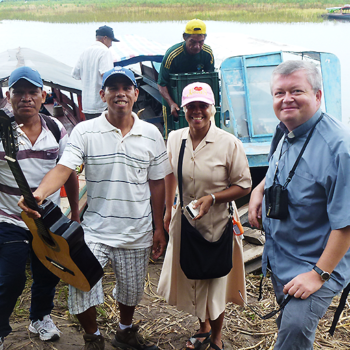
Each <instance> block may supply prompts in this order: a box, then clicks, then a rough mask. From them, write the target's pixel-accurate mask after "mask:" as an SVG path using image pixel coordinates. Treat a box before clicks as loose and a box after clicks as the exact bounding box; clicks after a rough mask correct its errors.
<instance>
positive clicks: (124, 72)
mask: <svg viewBox="0 0 350 350" xmlns="http://www.w3.org/2000/svg"><path fill="white" fill-rule="evenodd" d="M117 74H119V75H124V76H126V77H127V78H129V79H130V81H131V82H132V83H133V85H134V86H135V88H137V83H136V79H135V75H134V73H133V72H132V71H131V70H130V69H126V68H124V67H119V66H116V67H114V68H113V69H111V70H109V71H108V72H106V73H105V74H103V78H102V89H103V88H104V87H105V86H106V82H107V80H108V79H109V78H110V77H112V76H115V75H117Z"/></svg>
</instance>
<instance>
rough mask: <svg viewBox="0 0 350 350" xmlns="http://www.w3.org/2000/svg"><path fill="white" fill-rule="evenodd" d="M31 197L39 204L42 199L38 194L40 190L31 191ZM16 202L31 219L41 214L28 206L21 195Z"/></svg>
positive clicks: (39, 216)
mask: <svg viewBox="0 0 350 350" xmlns="http://www.w3.org/2000/svg"><path fill="white" fill-rule="evenodd" d="M33 197H34V198H35V200H36V201H37V203H38V205H41V204H42V203H43V201H44V199H43V197H42V196H41V195H40V192H39V193H38V191H35V192H33ZM17 204H18V206H19V207H20V208H21V209H22V210H23V211H24V212H25V213H26V214H27V215H28V217H30V218H31V219H39V218H41V214H40V213H39V212H38V211H36V210H33V209H31V208H29V206H28V205H27V203H26V201H25V199H24V197H23V196H21V198H20V200H19V201H18V203H17Z"/></svg>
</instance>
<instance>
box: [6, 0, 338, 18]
mask: <svg viewBox="0 0 350 350" xmlns="http://www.w3.org/2000/svg"><path fill="white" fill-rule="evenodd" d="M331 5H332V6H336V4H334V3H333V4H330V3H329V0H327V1H325V0H320V1H317V2H316V1H315V0H299V1H297V2H295V1H291V0H274V1H272V0H247V1H238V0H223V1H221V0H202V1H201V2H200V4H198V1H196V0H177V1H175V0H143V1H141V0H130V1H125V0H124V1H122V0H114V1H112V0H101V1H99V2H97V1H92V0H62V1H59V0H57V1H42V0H37V1H30V2H27V3H24V2H19V1H12V2H2V3H0V20H1V19H11V20H31V21H42V22H56V23H78V22H81V23H83V22H133V21H137V22H139V21H164V20H167V21H179V20H189V19H192V18H196V17H197V18H201V19H203V20H215V21H238V22H316V21H322V19H321V14H323V13H325V12H326V11H325V8H326V7H327V6H331Z"/></svg>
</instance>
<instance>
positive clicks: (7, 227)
mask: <svg viewBox="0 0 350 350" xmlns="http://www.w3.org/2000/svg"><path fill="white" fill-rule="evenodd" d="M31 241H32V235H31V234H30V232H29V231H28V230H24V229H23V228H20V227H18V226H15V225H11V224H7V223H4V222H1V223H0V337H5V336H7V335H8V334H9V333H10V332H11V327H10V324H9V318H10V315H11V314H12V311H13V309H14V307H15V305H16V302H17V299H18V297H19V296H20V295H21V293H22V291H23V288H24V285H25V281H26V275H25V267H26V263H27V260H28V257H30V261H31V266H30V267H31V271H32V276H33V284H32V287H31V292H32V298H31V306H30V316H29V318H30V319H31V320H37V319H41V318H42V317H44V316H45V315H48V314H50V313H51V310H52V309H53V306H54V305H53V298H54V296H55V287H56V285H57V283H58V281H59V278H58V277H57V276H55V275H54V274H52V273H51V272H50V271H49V270H48V269H47V268H46V267H45V266H44V265H43V264H42V263H41V262H40V261H39V260H38V258H37V257H36V256H35V254H34V253H33V251H32V249H31Z"/></svg>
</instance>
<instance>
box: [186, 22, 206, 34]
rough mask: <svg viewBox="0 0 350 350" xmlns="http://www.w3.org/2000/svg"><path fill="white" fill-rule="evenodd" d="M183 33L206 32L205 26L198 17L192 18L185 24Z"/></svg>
mask: <svg viewBox="0 0 350 350" xmlns="http://www.w3.org/2000/svg"><path fill="white" fill-rule="evenodd" d="M185 34H207V27H206V25H205V23H204V22H203V21H201V20H200V19H192V20H191V21H189V22H188V23H187V24H186V28H185Z"/></svg>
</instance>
